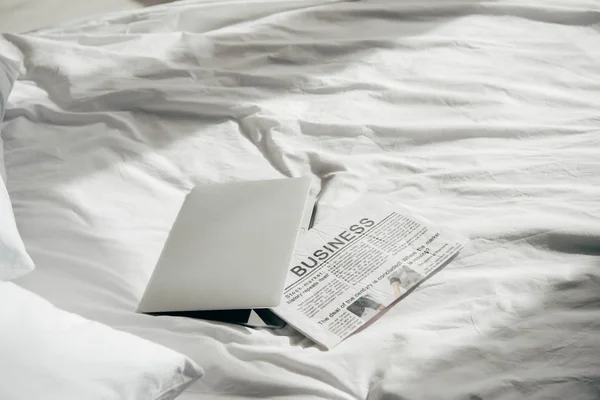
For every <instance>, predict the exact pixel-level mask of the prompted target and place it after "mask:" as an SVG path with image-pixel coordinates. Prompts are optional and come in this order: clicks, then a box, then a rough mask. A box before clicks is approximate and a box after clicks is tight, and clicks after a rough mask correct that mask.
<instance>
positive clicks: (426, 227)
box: [273, 203, 468, 349]
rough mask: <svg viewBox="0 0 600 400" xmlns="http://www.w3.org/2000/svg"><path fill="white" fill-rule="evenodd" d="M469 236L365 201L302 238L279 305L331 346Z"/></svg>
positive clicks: (289, 318)
mask: <svg viewBox="0 0 600 400" xmlns="http://www.w3.org/2000/svg"><path fill="white" fill-rule="evenodd" d="M467 242H468V239H466V238H465V237H464V236H462V235H460V234H458V233H456V232H454V231H452V230H450V229H446V228H443V227H440V226H436V225H435V224H433V223H432V222H430V221H428V220H426V219H424V218H421V217H419V216H416V215H414V214H411V213H410V212H409V211H408V210H406V209H404V208H403V207H397V206H384V207H381V206H380V205H376V206H374V205H373V203H362V204H360V205H358V206H354V207H352V208H351V209H349V210H347V211H346V212H343V213H341V214H340V215H338V216H335V217H333V218H330V219H329V220H328V221H325V222H324V223H323V224H320V225H318V226H316V227H315V228H313V229H311V230H310V231H308V232H307V233H305V234H304V235H303V236H301V237H300V238H299V239H298V243H297V246H296V251H295V253H294V257H293V259H292V263H291V266H290V270H289V273H288V276H287V280H286V283H285V289H284V292H283V299H282V302H281V304H280V305H279V306H278V307H276V308H274V309H273V311H274V312H275V313H276V314H278V315H279V316H280V317H281V318H282V319H284V320H285V321H287V322H288V323H289V324H290V325H292V326H293V327H294V328H296V329H297V330H299V331H300V332H302V333H303V334H304V335H306V336H307V337H308V338H310V339H311V340H313V341H314V342H316V343H317V344H319V345H321V346H323V347H324V348H326V349H331V348H332V347H334V346H336V345H337V344H338V343H340V342H341V341H342V340H344V339H345V338H347V337H348V336H350V335H351V334H352V333H354V332H355V331H356V330H357V329H359V328H360V327H361V326H363V325H364V324H365V323H367V322H368V321H369V320H371V319H372V318H374V317H376V316H377V315H378V314H379V313H380V312H381V311H383V310H384V309H385V308H387V307H388V306H390V305H391V304H393V303H394V302H395V301H396V300H398V299H399V298H400V297H402V296H403V295H405V294H406V293H407V292H408V291H410V290H411V289H412V288H413V287H415V286H416V285H418V284H419V283H421V282H422V281H423V280H424V279H425V278H427V277H428V276H429V275H431V274H432V273H434V272H435V271H437V270H438V269H440V268H442V267H443V266H444V265H446V264H447V263H448V261H450V260H451V259H452V257H454V256H455V255H456V254H457V253H458V252H459V251H460V250H461V249H462V248H463V246H464V245H465V244H466V243H467Z"/></svg>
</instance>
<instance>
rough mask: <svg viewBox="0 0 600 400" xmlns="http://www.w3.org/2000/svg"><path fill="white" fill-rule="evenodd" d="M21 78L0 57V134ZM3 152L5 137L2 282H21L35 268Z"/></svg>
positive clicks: (0, 167)
mask: <svg viewBox="0 0 600 400" xmlns="http://www.w3.org/2000/svg"><path fill="white" fill-rule="evenodd" d="M18 75H19V64H18V63H16V62H15V61H13V60H10V59H8V58H6V57H3V56H2V54H1V53H0V134H1V132H2V120H3V117H4V110H5V108H6V103H7V101H8V95H9V94H10V92H11V90H12V87H13V84H14V81H15V79H16V78H17V76H18ZM3 148H4V146H3V144H2V136H0V281H6V280H11V279H15V278H18V277H19V276H22V275H25V274H26V273H28V272H30V271H31V270H33V269H34V268H35V265H34V264H33V261H32V260H31V257H29V254H27V250H26V249H25V244H24V243H23V240H21V236H20V235H19V230H18V229H17V225H16V223H15V216H14V214H13V210H12V205H11V202H10V197H9V195H8V190H7V189H6V183H5V181H6V170H5V169H4V150H3Z"/></svg>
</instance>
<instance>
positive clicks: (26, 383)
mask: <svg viewBox="0 0 600 400" xmlns="http://www.w3.org/2000/svg"><path fill="white" fill-rule="evenodd" d="M0 339H1V340H0V376H1V377H2V384H1V385H0V398H1V399H3V400H31V399H46V400H80V399H87V400H138V399H148V400H150V399H156V400H170V399H174V398H175V397H177V395H178V394H179V393H181V391H183V390H184V389H185V388H186V387H187V386H189V385H190V384H191V383H193V382H194V381H195V380H197V379H198V378H200V376H201V373H202V372H201V370H200V367H198V366H197V365H196V364H194V363H193V362H192V361H191V360H189V359H188V358H187V357H185V356H183V355H181V354H178V353H176V352H174V351H172V350H170V349H167V348H165V347H163V346H160V345H157V344H155V343H152V342H149V341H147V340H144V339H141V338H138V337H135V336H134V335H131V334H129V333H125V332H119V331H117V330H114V329H112V328H109V327H108V326H105V325H102V324H100V323H98V322H94V321H90V320H86V319H85V318H82V317H80V316H78V315H76V314H72V313H69V312H66V311H63V310H60V309H58V308H56V307H54V306H53V305H52V304H50V303H49V302H48V301H46V300H44V299H42V298H41V297H39V296H37V295H35V294H33V293H31V292H29V291H27V290H25V289H23V288H21V287H19V286H17V285H15V284H14V283H12V282H0Z"/></svg>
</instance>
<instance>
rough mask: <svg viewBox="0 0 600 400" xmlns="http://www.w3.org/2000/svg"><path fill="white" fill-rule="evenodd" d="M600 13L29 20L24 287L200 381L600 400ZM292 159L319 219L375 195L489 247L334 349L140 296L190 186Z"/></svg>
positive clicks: (363, 8) (272, 8) (14, 49)
mask: <svg viewBox="0 0 600 400" xmlns="http://www.w3.org/2000/svg"><path fill="white" fill-rule="evenodd" d="M599 21H600V13H599V8H598V6H597V3H596V2H594V1H583V0H569V1H567V0H565V1H562V2H559V1H550V2H548V1H546V2H543V3H536V2H532V1H494V2H484V1H453V2H438V1H411V2H408V1H399V0H393V1H349V2H330V3H325V2H323V1H273V2H269V1H249V2H246V1H216V0H215V1H201V2H194V1H191V2H181V3H174V4H171V5H170V6H164V7H160V8H151V9H148V10H144V11H141V12H138V13H134V14H132V13H127V14H117V15H113V16H110V17H106V18H103V19H100V20H96V21H89V22H85V23H78V24H73V25H70V26H63V27H60V28H55V29H50V30H46V31H43V32H40V33H38V34H36V35H35V36H17V35H10V36H6V37H5V38H4V39H3V40H2V41H0V49H3V51H6V52H10V53H11V54H12V55H13V56H14V57H16V58H19V59H21V60H22V61H23V62H24V69H23V74H22V76H21V78H20V80H19V82H18V83H17V84H16V86H15V89H14V91H13V94H12V95H11V98H10V100H9V108H8V111H7V114H6V122H5V125H4V127H3V130H2V136H3V138H4V146H5V159H6V164H7V165H6V167H7V174H8V186H9V191H10V194H11V197H12V201H13V205H14V208H15V215H16V218H17V222H18V225H19V227H20V230H21V233H22V237H23V239H24V241H25V243H26V245H27V248H28V250H29V252H30V254H31V256H32V258H33V259H34V261H35V262H36V263H37V267H38V268H37V270H36V271H35V272H34V273H32V274H31V275H29V276H27V277H25V278H24V279H22V280H21V281H20V284H22V285H23V286H25V287H27V288H29V289H31V290H33V291H35V292H37V293H40V294H41V295H43V296H45V297H46V298H48V299H49V300H51V301H52V302H54V303H55V304H56V305H58V306H60V307H63V308H65V309H67V310H71V311H75V312H78V313H81V314H82V315H84V316H85V317H88V318H93V319H97V320H99V321H101V322H104V323H108V324H110V325H112V326H115V327H117V328H119V329H124V330H126V331H129V332H132V333H135V334H137V335H140V336H142V337H145V338H148V339H151V340H154V341H156V342H159V343H162V344H165V345H167V346H170V347H172V348H173V349H175V350H178V351H181V352H184V353H186V354H188V355H190V356H191V357H193V358H194V359H195V360H196V361H197V362H198V363H199V364H200V365H202V366H203V368H204V370H205V376H204V378H203V379H202V381H201V382H199V383H198V384H196V385H194V386H193V387H192V388H191V389H190V390H189V391H187V392H186V393H185V394H184V395H182V397H181V398H182V399H183V400H199V399H213V398H226V399H236V398H253V397H264V396H272V397H273V398H278V399H283V398H289V399H310V398H321V399H382V398H386V399H472V400H475V399H484V400H490V399H522V398H534V399H549V398H556V399H597V398H598V397H599V395H600V328H599V323H600V133H599V132H598V131H599V129H600V84H599V82H600V52H599V48H600V47H599V43H600V34H599V31H598V30H599V29H598V26H599V25H598V23H599ZM282 175H285V176H300V175H310V176H312V177H313V188H312V189H313V192H314V193H315V194H317V193H318V194H319V195H320V205H321V207H320V213H319V215H318V219H317V223H318V220H322V219H323V218H326V217H327V216H328V215H329V214H331V213H332V212H333V211H334V210H335V209H337V208H339V207H342V206H344V205H346V204H349V203H352V202H353V201H355V200H356V199H357V198H359V197H360V196H361V195H362V194H364V193H367V192H371V193H374V194H376V195H380V196H381V198H382V199H383V200H385V201H390V202H398V203H401V204H403V205H405V206H407V207H409V208H411V209H413V210H414V211H415V212H418V213H420V214H423V215H424V216H426V217H428V218H430V219H432V220H434V221H436V222H439V223H442V224H446V225H448V226H450V227H452V228H454V229H455V230H458V231H460V232H462V233H464V234H465V235H467V236H469V237H470V238H471V240H472V242H471V244H470V245H469V246H468V247H467V248H466V249H465V250H464V251H463V252H462V253H461V254H460V255H459V257H458V258H457V259H456V261H454V262H453V263H452V264H450V265H449V266H448V267H447V268H445V269H444V270H443V271H442V272H440V273H438V274H437V275H436V276H434V277H433V278H432V279H431V280H429V281H427V282H426V283H425V284H424V285H423V286H422V287H421V288H420V289H419V290H417V291H416V292H415V293H413V294H412V295H411V296H409V297H408V298H407V299H406V300H405V301H403V302H401V303H400V304H398V305H397V306H396V307H394V308H393V309H391V310H390V311H389V312H388V313H387V314H386V315H385V316H384V317H383V318H381V319H380V320H379V321H377V322H376V323H375V324H374V325H372V326H370V327H369V328H368V329H366V330H364V331H362V332H361V333H359V334H357V335H355V336H353V337H351V338H350V339H348V340H346V341H345V342H343V343H342V344H341V345H339V346H338V347H336V348H335V349H333V350H331V351H328V352H325V351H321V350H319V349H317V348H315V347H313V346H312V345H311V343H310V342H309V341H308V340H306V339H303V338H302V336H301V335H299V334H297V333H295V332H294V331H293V330H291V329H289V328H288V329H285V330H283V331H280V332H271V331H261V330H250V329H245V328H240V327H233V326H229V325H224V324H216V323H209V322H204V321H195V320H187V319H181V318H162V317H161V318H153V317H149V316H143V315H136V314H134V313H133V310H134V309H135V307H136V305H137V301H138V300H139V298H140V296H141V294H142V291H143V289H144V285H145V283H146V281H147V279H148V277H149V276H150V274H151V271H152V268H153V266H154V264H155V262H156V260H157V257H158V254H159V251H160V249H161V246H162V244H163V241H164V240H165V238H166V236H167V232H168V230H169V228H170V226H171V224H172V222H173V219H174V217H175V214H176V212H177V210H178V207H179V206H180V204H181V201H182V200H183V196H184V194H185V193H186V191H187V190H189V188H190V187H192V186H193V185H195V184H202V183H207V182H222V181H230V180H248V179H259V178H273V177H279V176H282ZM217 394H218V395H220V397H219V396H217Z"/></svg>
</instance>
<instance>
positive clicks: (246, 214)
mask: <svg viewBox="0 0 600 400" xmlns="http://www.w3.org/2000/svg"><path fill="white" fill-rule="evenodd" d="M309 189H310V180H309V178H289V179H275V180H266V181H251V182H234V183H225V184H212V185H205V186H197V187H195V188H194V189H192V191H191V192H190V193H189V194H188V195H187V197H186V199H185V201H184V203H183V205H182V207H181V210H180V211H179V214H178V216H177V218H176V220H175V223H174V225H173V228H172V229H171V232H170V233H169V237H168V239H167V241H166V243H165V246H164V249H163V251H162V254H161V256H160V258H159V261H158V264H157V265H156V268H155V270H154V273H153V274H152V277H151V279H150V282H149V283H148V286H147V288H146V291H145V293H144V295H143V297H142V300H141V302H140V304H139V307H138V311H139V312H146V313H151V312H167V311H190V310H223V309H239V308H262V307H275V306H277V305H278V304H279V303H280V301H281V295H282V292H283V286H284V283H285V278H286V276H287V272H288V269H289V264H290V262H291V257H292V253H293V251H294V246H295V244H296V239H297V237H298V233H299V230H300V226H301V223H302V221H303V219H306V215H305V214H306V211H305V209H306V204H307V197H308V192H309Z"/></svg>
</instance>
